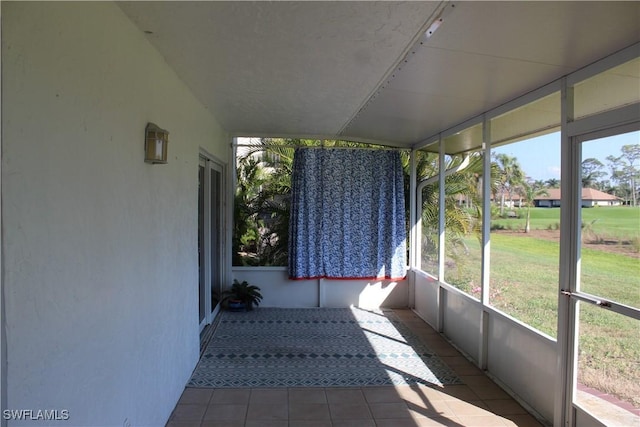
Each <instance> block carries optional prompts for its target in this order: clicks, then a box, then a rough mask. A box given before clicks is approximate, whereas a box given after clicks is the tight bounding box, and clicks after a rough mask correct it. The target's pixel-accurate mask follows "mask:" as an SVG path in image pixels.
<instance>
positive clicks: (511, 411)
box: [485, 399, 527, 415]
mask: <svg viewBox="0 0 640 427" xmlns="http://www.w3.org/2000/svg"><path fill="white" fill-rule="evenodd" d="M485 403H486V404H487V406H488V407H489V409H490V410H491V412H493V413H494V414H497V415H517V414H526V413H527V411H525V409H524V408H523V407H522V406H520V404H518V402H516V401H515V400H513V399H495V400H486V401H485Z"/></svg>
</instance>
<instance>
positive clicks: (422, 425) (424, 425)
mask: <svg viewBox="0 0 640 427" xmlns="http://www.w3.org/2000/svg"><path fill="white" fill-rule="evenodd" d="M414 421H415V423H416V427H435V426H437V427H443V426H445V427H462V424H460V421H459V420H458V419H457V418H456V417H454V416H451V417H435V418H420V419H417V420H414Z"/></svg>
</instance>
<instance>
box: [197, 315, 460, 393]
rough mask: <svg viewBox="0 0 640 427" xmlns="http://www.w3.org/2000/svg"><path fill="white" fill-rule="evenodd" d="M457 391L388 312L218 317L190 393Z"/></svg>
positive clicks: (453, 380)
mask: <svg viewBox="0 0 640 427" xmlns="http://www.w3.org/2000/svg"><path fill="white" fill-rule="evenodd" d="M404 384H434V385H444V384H460V380H459V379H458V377H457V376H456V375H455V374H454V373H453V372H452V371H451V370H450V369H449V368H448V367H447V366H446V365H445V364H444V363H443V362H442V361H441V360H440V359H439V358H438V357H437V356H436V355H435V354H433V353H432V352H431V351H430V350H429V349H428V348H427V347H426V346H425V345H424V344H423V343H422V342H421V341H420V340H419V339H418V338H417V337H416V336H415V335H414V334H413V333H412V332H411V331H410V330H409V329H408V328H407V327H406V326H405V325H404V324H403V323H402V322H401V321H400V320H399V319H398V318H397V317H396V316H395V314H394V313H393V312H392V311H385V312H371V311H365V310H361V309H357V308H351V309H350V308H319V309H314V308H303V309H288V308H258V309H255V310H253V311H251V312H246V313H233V312H223V313H222V314H221V318H220V322H219V324H218V326H217V328H216V330H215V332H214V333H213V338H212V339H211V341H210V342H209V344H208V346H207V348H206V350H205V352H204V354H203V356H202V358H201V359H200V362H199V363H198V366H197V367H196V369H195V371H194V373H193V376H192V377H191V380H190V381H189V383H188V386H189V387H340V386H344V387H349V386H351V387H353V386H375V385H404Z"/></svg>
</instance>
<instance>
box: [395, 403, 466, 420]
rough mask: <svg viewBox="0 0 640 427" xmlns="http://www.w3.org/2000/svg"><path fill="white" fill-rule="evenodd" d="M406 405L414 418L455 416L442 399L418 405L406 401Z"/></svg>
mask: <svg viewBox="0 0 640 427" xmlns="http://www.w3.org/2000/svg"><path fill="white" fill-rule="evenodd" d="M407 407H408V408H409V413H410V415H411V417H412V418H416V419H417V418H434V417H448V416H455V413H454V412H453V410H452V409H451V407H449V405H447V402H446V401H444V400H434V401H433V402H429V403H426V404H425V403H423V404H419V405H416V404H414V403H407Z"/></svg>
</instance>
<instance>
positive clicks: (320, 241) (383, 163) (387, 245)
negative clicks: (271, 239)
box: [289, 148, 406, 280]
mask: <svg viewBox="0 0 640 427" xmlns="http://www.w3.org/2000/svg"><path fill="white" fill-rule="evenodd" d="M291 179H292V190H291V214H290V223H289V277H290V278H292V279H309V278H331V279H381V278H387V279H395V280H398V279H401V278H404V277H405V275H406V271H405V270H406V228H405V226H406V222H405V208H404V200H405V199H404V177H403V172H402V162H401V160H400V153H399V152H397V151H389V150H386V151H385V150H361V149H360V150H358V149H330V148H327V149H311V148H298V149H296V152H295V155H294V160H293V174H292V178H291Z"/></svg>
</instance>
